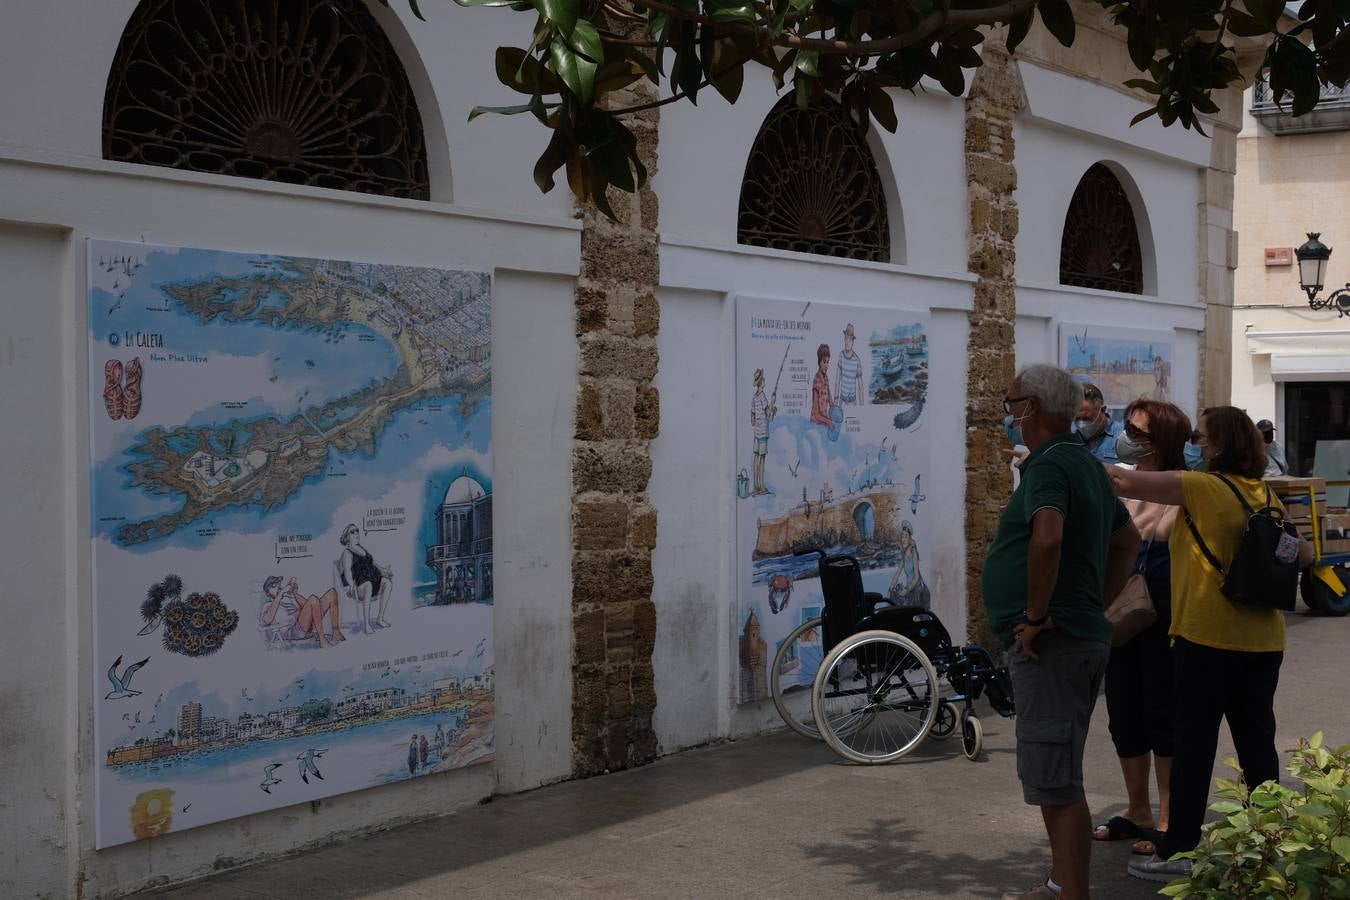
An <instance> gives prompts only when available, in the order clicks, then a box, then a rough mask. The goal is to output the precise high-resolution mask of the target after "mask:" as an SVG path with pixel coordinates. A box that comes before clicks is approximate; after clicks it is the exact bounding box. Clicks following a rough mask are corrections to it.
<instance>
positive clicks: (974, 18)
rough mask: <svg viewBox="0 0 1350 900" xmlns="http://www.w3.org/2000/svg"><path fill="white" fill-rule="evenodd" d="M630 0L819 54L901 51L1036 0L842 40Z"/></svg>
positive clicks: (936, 16) (1009, 15) (991, 21)
mask: <svg viewBox="0 0 1350 900" xmlns="http://www.w3.org/2000/svg"><path fill="white" fill-rule="evenodd" d="M632 3H633V5H635V6H642V7H645V8H647V9H650V10H652V11H654V12H660V13H665V14H666V15H668V16H670V17H671V18H672V19H679V20H681V21H686V22H697V23H699V24H700V25H711V26H714V27H717V28H719V29H722V30H723V31H724V32H741V33H744V34H751V35H754V36H755V37H757V38H760V39H761V40H763V39H765V38H767V43H770V44H773V45H774V46H777V47H790V48H794V49H797V50H816V51H818V52H821V53H828V54H833V55H844V56H881V55H883V54H886V53H893V52H895V51H896V50H903V49H904V48H906V47H913V46H914V45H916V44H920V43H922V42H924V41H926V40H928V39H929V38H931V37H932V36H933V35H934V34H936V33H937V32H938V31H939V30H942V29H945V28H969V27H975V26H979V25H995V24H998V23H999V22H1007V21H1010V20H1012V19H1015V18H1017V17H1018V16H1020V15H1022V14H1023V13H1025V12H1027V11H1028V10H1030V9H1032V8H1034V7H1035V5H1036V0H1007V2H1005V3H1000V4H998V5H997V6H988V7H984V8H981V9H942V10H938V11H936V12H932V13H929V14H928V15H927V16H925V17H924V18H923V19H922V20H920V21H919V23H918V24H917V25H915V26H914V27H913V28H911V29H910V30H909V31H906V32H903V33H901V34H895V35H892V36H890V37H888V38H883V39H881V40H875V41H844V40H837V39H835V40H830V39H828V38H805V37H800V36H798V35H795V34H784V35H780V36H778V37H773V36H772V34H771V33H770V32H769V31H768V29H766V28H763V27H761V26H758V25H748V24H741V23H738V22H718V21H716V20H715V19H712V18H711V17H709V16H705V15H703V14H701V13H691V12H688V11H686V10H683V9H680V8H678V7H675V6H671V5H669V4H667V3H662V2H661V0H632Z"/></svg>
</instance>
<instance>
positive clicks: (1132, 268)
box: [1059, 163, 1144, 294]
mask: <svg viewBox="0 0 1350 900" xmlns="http://www.w3.org/2000/svg"><path fill="white" fill-rule="evenodd" d="M1059 283H1060V284H1071V285H1074V286H1075V287H1085V288H1096V289H1097V290H1101V291H1121V292H1123V293H1126V294H1142V293H1143V292H1144V260H1143V256H1142V254H1141V253H1140V250H1139V231H1138V229H1136V228H1135V222H1134V208H1133V207H1132V206H1130V198H1129V197H1127V196H1126V195H1125V189H1124V188H1123V187H1121V184H1120V180H1119V179H1118V178H1116V176H1115V174H1114V173H1112V171H1111V170H1110V169H1108V168H1107V167H1106V166H1104V165H1102V164H1101V163H1094V164H1093V165H1092V166H1091V167H1090V168H1089V169H1088V170H1087V172H1086V173H1084V175H1083V178H1082V180H1081V181H1079V182H1078V187H1077V189H1076V190H1075V191H1074V192H1073V199H1072V200H1070V201H1069V212H1068V214H1067V215H1065V217H1064V233H1063V235H1062V236H1061V237H1060V243H1059Z"/></svg>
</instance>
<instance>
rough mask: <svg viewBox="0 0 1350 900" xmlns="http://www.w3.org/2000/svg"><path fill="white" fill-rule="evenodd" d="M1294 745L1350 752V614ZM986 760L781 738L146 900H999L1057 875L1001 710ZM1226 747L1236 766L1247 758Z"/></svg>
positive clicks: (1290, 686) (1283, 705)
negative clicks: (1302, 739) (882, 762)
mask: <svg viewBox="0 0 1350 900" xmlns="http://www.w3.org/2000/svg"><path fill="white" fill-rule="evenodd" d="M1289 625H1290V630H1289V634H1290V652H1289V654H1288V655H1287V659H1286V661H1285V665H1284V670H1283V675H1282V679H1281V687H1280V692H1279V705H1278V716H1279V723H1280V746H1281V747H1282V748H1283V747H1289V746H1292V745H1293V744H1294V743H1295V739H1296V737H1297V736H1299V735H1304V734H1311V733H1312V732H1313V731H1316V730H1318V729H1322V730H1325V731H1326V732H1327V733H1328V739H1329V740H1330V741H1333V742H1335V743H1346V742H1350V715H1348V713H1350V700H1347V696H1346V692H1345V691H1344V685H1346V684H1350V658H1348V657H1350V654H1347V653H1346V650H1347V649H1350V619H1320V618H1309V617H1306V616H1304V615H1301V614H1299V615H1292V616H1290V617H1289ZM985 713H986V714H985V715H983V716H982V720H983V722H984V724H985V727H986V731H985V735H986V747H987V752H986V755H985V758H984V759H982V760H981V761H980V762H978V763H971V762H968V761H967V760H966V759H965V758H964V757H962V756H961V754H960V749H959V746H958V744H956V743H955V742H954V741H947V742H941V743H939V742H935V741H929V742H925V744H924V745H921V746H920V748H919V749H918V750H916V751H915V752H914V753H913V754H911V755H910V756H909V757H907V758H905V759H904V760H902V761H901V762H900V763H898V764H895V765H891V766H884V767H878V768H861V767H857V766H851V765H846V764H844V763H842V762H840V761H839V760H838V759H836V758H835V757H834V756H833V755H832V754H831V753H830V752H829V750H828V749H826V748H825V747H824V746H823V745H820V744H813V743H810V742H808V741H805V740H803V739H801V738H798V737H796V736H793V735H788V734H779V735H774V736H770V737H765V738H758V739H754V740H746V741H737V742H733V743H728V744H723V745H720V746H717V747H712V748H708V749H703V750H697V751H692V752H689V753H684V754H681V755H678V756H673V757H668V758H666V759H663V760H661V761H659V762H657V763H655V764H654V765H651V766H648V767H646V768H643V769H638V770H636V771H632V772H625V773H620V774H616V775H610V776H606V777H603V778H593V779H589V780H587V781H579V782H570V783H567V784H560V785H555V786H552V787H547V788H542V789H540V790H537V791H533V792H530V793H527V794H521V795H517V796H514V797H504V798H499V799H497V800H495V801H494V802H492V803H490V804H486V805H483V806H478V807H474V808H472V809H469V810H466V811H463V812H460V813H458V814H455V815H452V816H447V817H445V818H441V819H438V820H435V821H431V822H425V823H422V824H418V825H411V826H408V827H404V828H399V829H397V830H394V831H389V832H385V833H382V834H379V835H375V836H373V837H369V838H364V839H360V840H356V841H353V842H350V843H347V844H344V845H341V846H337V847H332V848H328V849H324V850H320V851H315V852H311V853H308V854H306V855H305V856H304V857H303V858H302V859H300V860H296V859H290V860H287V861H283V862H279V863H269V864H264V865H258V866H254V867H252V868H248V869H242V870H239V871H235V872H230V873H226V874H223V875H219V876H216V877H213V878H210V879H208V880H205V881H199V882H196V883H193V884H190V885H186V886H182V887H179V888H177V889H174V890H167V891H160V892H156V893H154V894H147V895H143V897H144V898H145V900H148V898H149V897H154V898H156V900H164V898H175V900H188V898H191V900H224V898H232V900H258V898H259V897H269V898H278V900H281V898H284V900H296V898H311V897H324V898H358V897H359V898H371V900H395V898H399V900H403V898H449V897H454V898H488V897H511V898H535V897H538V898H557V897H587V898H592V897H594V898H629V897H633V898H637V897H641V898H691V897H698V898H704V897H707V898H723V897H727V898H733V897H734V898H741V897H744V898H751V897H780V896H791V897H813V896H844V897H848V898H850V900H852V898H856V897H873V896H887V897H898V898H920V897H922V898H930V897H933V898H936V897H943V898H947V897H952V898H957V897H961V898H964V897H972V898H990V897H994V898H997V897H998V896H1000V894H1001V893H1002V891H1003V890H1005V889H1006V888H1008V887H1013V886H1024V885H1030V884H1032V883H1034V882H1035V881H1036V879H1037V878H1038V877H1041V876H1042V875H1043V874H1044V872H1045V870H1046V867H1047V865H1048V856H1047V853H1046V851H1045V848H1044V832H1043V831H1042V828H1041V823H1040V817H1039V815H1038V814H1037V813H1036V812H1035V810H1033V809H1032V808H1030V807H1026V806H1023V805H1022V803H1021V801H1020V795H1019V793H1018V788H1017V785H1016V779H1015V775H1014V768H1013V733H1012V723H1011V721H1010V720H1003V719H999V718H998V717H997V716H996V715H994V714H993V713H992V712H990V711H988V710H985ZM1231 752H1232V749H1231V745H1229V744H1228V742H1227V734H1226V733H1225V735H1224V745H1221V749H1220V754H1221V756H1222V755H1226V754H1228V753H1231ZM1087 769H1088V773H1089V774H1088V791H1089V801H1090V803H1091V805H1092V808H1093V813H1094V819H1095V820H1097V821H1102V820H1104V818H1105V817H1107V816H1109V815H1111V814H1113V813H1118V812H1121V811H1122V810H1123V808H1124V806H1123V803H1122V802H1121V797H1122V788H1121V784H1120V770H1119V767H1118V766H1117V764H1116V760H1115V756H1114V754H1113V752H1112V749H1111V746H1110V741H1109V738H1108V736H1107V732H1106V720H1105V710H1104V704H1099V705H1098V709H1097V717H1096V721H1095V723H1094V726H1093V733H1092V736H1091V738H1090V740H1089V745H1088V764H1087ZM1129 858H1130V857H1129V843H1128V842H1120V843H1116V844H1097V845H1095V847H1094V853H1093V859H1092V883H1093V895H1094V896H1095V897H1097V898H1144V897H1150V896H1154V893H1153V887H1154V886H1150V885H1148V884H1146V883H1144V882H1140V881H1136V880H1134V879H1131V878H1128V877H1127V876H1126V875H1125V865H1126V863H1127V861H1128V860H1129Z"/></svg>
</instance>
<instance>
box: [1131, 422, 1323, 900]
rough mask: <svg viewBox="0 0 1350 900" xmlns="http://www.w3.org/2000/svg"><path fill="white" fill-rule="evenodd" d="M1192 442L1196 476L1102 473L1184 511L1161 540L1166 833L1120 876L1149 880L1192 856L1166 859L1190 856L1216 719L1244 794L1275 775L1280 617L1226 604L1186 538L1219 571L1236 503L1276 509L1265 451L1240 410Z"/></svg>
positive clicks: (1184, 866) (1216, 576) (1167, 877)
mask: <svg viewBox="0 0 1350 900" xmlns="http://www.w3.org/2000/svg"><path fill="white" fill-rule="evenodd" d="M1191 444H1192V445H1193V446H1194V447H1196V448H1197V449H1198V451H1199V455H1200V457H1201V461H1202V463H1203V467H1204V471H1194V472H1175V471H1157V472H1155V471H1145V470H1142V469H1141V470H1139V471H1133V472H1132V471H1128V470H1126V469H1123V468H1121V467H1119V466H1116V467H1113V468H1111V469H1109V470H1108V474H1109V475H1110V477H1111V482H1112V483H1113V484H1114V485H1115V487H1116V493H1118V494H1119V495H1120V496H1121V497H1132V498H1135V499H1138V500H1147V501H1151V502H1153V503H1162V504H1168V505H1172V506H1182V507H1184V508H1185V510H1186V512H1187V514H1188V516H1189V518H1188V519H1187V521H1186V523H1185V524H1182V523H1178V524H1177V526H1176V527H1174V528H1173V529H1172V532H1171V537H1170V538H1169V540H1168V551H1169V553H1170V556H1171V560H1172V625H1171V628H1170V629H1169V634H1170V635H1171V637H1172V660H1173V697H1174V702H1175V704H1176V718H1175V722H1176V728H1175V741H1176V752H1175V754H1174V756H1173V761H1172V784H1171V790H1170V798H1171V799H1170V801H1169V806H1168V812H1169V820H1168V828H1167V831H1166V833H1165V834H1163V836H1162V840H1161V841H1160V842H1158V845H1157V848H1156V849H1157V852H1156V855H1154V856H1153V857H1152V858H1151V859H1147V860H1145V859H1138V860H1135V861H1134V862H1132V863H1130V866H1129V872H1130V874H1131V875H1133V876H1135V877H1137V878H1143V879H1146V880H1149V881H1171V880H1172V879H1174V878H1178V877H1182V876H1185V875H1188V874H1190V869H1191V861H1190V860H1188V859H1176V858H1175V856H1176V854H1178V853H1183V852H1186V851H1189V850H1194V849H1195V847H1196V845H1197V844H1198V843H1199V842H1200V826H1201V824H1202V823H1203V822H1204V820H1205V808H1206V805H1207V804H1208V801H1209V790H1210V781H1211V779H1212V778H1213V775H1214V757H1215V754H1216V752H1217V748H1218V742H1219V728H1220V726H1221V725H1222V723H1223V720H1224V719H1227V720H1228V728H1229V731H1230V732H1231V733H1232V736H1233V745H1234V747H1235V749H1236V750H1237V756H1238V763H1239V765H1240V766H1241V768H1242V773H1243V778H1244V779H1245V780H1246V782H1247V784H1248V785H1250V786H1253V787H1255V786H1256V785H1258V784H1261V783H1262V782H1265V781H1268V780H1273V779H1274V780H1277V779H1278V778H1279V776H1280V754H1279V751H1278V750H1277V749H1276V746H1275V687H1276V685H1277V684H1278V683H1279V677H1280V664H1281V662H1283V659H1284V647H1285V637H1284V615H1283V614H1282V613H1281V611H1280V610H1278V609H1275V608H1274V607H1271V606H1265V605H1258V604H1249V603H1239V602H1235V601H1233V600H1230V599H1229V598H1228V597H1227V596H1226V595H1225V594H1224V593H1223V591H1222V590H1221V585H1222V584H1223V576H1222V575H1221V574H1220V573H1219V570H1218V568H1217V567H1216V566H1215V565H1214V564H1213V563H1211V562H1210V561H1209V560H1208V559H1207V558H1206V556H1205V554H1204V552H1203V551H1202V550H1201V548H1200V543H1199V541H1197V540H1196V537H1195V535H1196V534H1198V535H1199V536H1200V538H1201V539H1203V541H1204V543H1205V545H1206V546H1207V547H1208V548H1209V549H1210V551H1211V552H1212V553H1213V554H1214V555H1215V556H1217V558H1218V560H1219V561H1220V565H1222V566H1224V567H1225V568H1226V567H1227V566H1228V565H1230V564H1231V562H1232V559H1233V556H1234V555H1235V554H1236V553H1237V549H1238V546H1239V544H1240V543H1241V541H1242V535H1243V532H1244V530H1245V529H1246V527H1247V518H1248V515H1249V513H1248V511H1247V508H1246V507H1248V506H1250V507H1252V508H1260V507H1264V506H1267V505H1271V506H1275V507H1277V508H1281V506H1280V501H1279V499H1278V498H1276V497H1274V496H1273V495H1271V494H1269V493H1268V491H1267V488H1266V484H1265V482H1264V481H1262V478H1261V476H1262V474H1263V473H1264V472H1265V468H1266V451H1265V447H1264V445H1263V443H1262V440H1261V435H1260V433H1259V432H1258V431H1257V430H1256V426H1255V425H1254V424H1252V420H1251V419H1249V418H1248V417H1247V414H1246V413H1245V412H1243V411H1242V410H1240V409H1237V408H1235V407H1232V406H1219V407H1214V408H1212V409H1207V410H1205V411H1204V412H1203V413H1202V414H1201V416H1200V423H1199V426H1198V427H1197V428H1196V430H1195V432H1194V434H1193V435H1192V437H1191ZM1190 452H1192V453H1194V452H1195V451H1190ZM1219 476H1222V477H1219ZM1225 482H1226V483H1225ZM1234 491H1237V492H1239V493H1240V494H1241V496H1242V498H1244V500H1245V505H1244V503H1243V502H1240V501H1239V498H1238V497H1235V496H1233V494H1234ZM1312 558H1313V552H1312V545H1311V544H1309V543H1308V542H1307V541H1302V540H1301V541H1300V542H1299V551H1298V562H1299V565H1300V566H1301V567H1306V566H1308V565H1310V564H1311V563H1312ZM1155 602H1156V598H1155Z"/></svg>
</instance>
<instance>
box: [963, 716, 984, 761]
mask: <svg viewBox="0 0 1350 900" xmlns="http://www.w3.org/2000/svg"><path fill="white" fill-rule="evenodd" d="M983 748H984V726H983V725H981V724H980V720H979V719H977V718H975V717H974V716H966V720H965V721H964V722H962V723H961V752H963V753H965V755H966V759H968V760H970V761H971V762H974V761H975V760H977V759H979V758H980V750H982V749H983Z"/></svg>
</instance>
